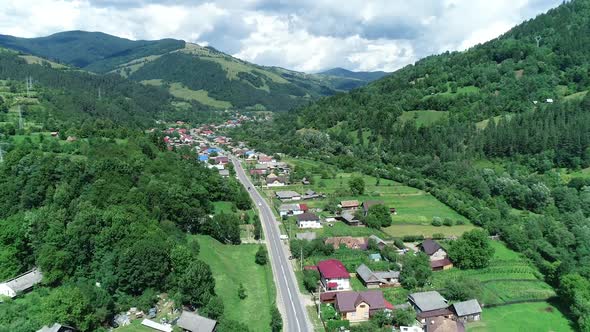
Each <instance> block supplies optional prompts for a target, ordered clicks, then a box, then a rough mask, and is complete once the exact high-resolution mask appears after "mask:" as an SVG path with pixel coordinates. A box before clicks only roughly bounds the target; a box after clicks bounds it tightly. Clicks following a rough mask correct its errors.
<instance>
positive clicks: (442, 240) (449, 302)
mask: <svg viewBox="0 0 590 332" xmlns="http://www.w3.org/2000/svg"><path fill="white" fill-rule="evenodd" d="M249 120H250V119H249V118H248V117H247V116H243V115H240V116H237V117H236V118H235V119H231V120H227V121H225V122H223V123H221V124H205V125H201V126H197V127H192V126H190V125H188V124H186V123H184V122H182V121H177V122H176V123H175V124H173V125H171V126H169V127H168V128H166V129H164V130H163V131H162V132H161V134H162V140H163V142H164V143H165V144H166V147H167V149H168V150H171V151H183V154H186V151H189V152H188V153H189V157H190V158H194V159H195V160H196V161H197V162H199V163H202V164H203V165H204V166H205V167H207V168H209V169H211V170H214V171H216V172H217V173H218V174H219V176H220V177H222V178H230V177H233V176H235V177H236V178H237V174H236V171H235V169H234V165H233V164H232V159H233V158H237V160H239V162H240V164H242V165H243V167H244V170H245V171H246V173H247V175H248V177H249V178H250V180H251V182H252V184H253V185H254V186H255V187H256V189H258V190H259V192H260V193H261V195H262V196H263V197H264V199H265V200H266V201H267V202H268V204H269V206H270V207H271V209H272V214H273V215H274V219H275V222H276V224H277V226H278V229H279V230H280V239H281V241H282V246H283V247H284V249H285V250H287V251H288V252H290V255H289V262H290V265H291V268H292V269H293V271H295V276H296V278H297V282H298V283H299V288H300V292H301V294H300V297H301V298H302V301H303V302H304V303H306V307H307V310H308V314H309V316H310V318H311V319H312V322H313V324H314V329H316V330H320V331H347V330H348V328H349V327H350V326H354V325H357V324H362V323H363V322H368V321H376V320H382V319H383V320H387V321H391V320H392V319H393V320H394V321H396V322H398V323H397V324H395V325H393V326H391V329H392V331H403V332H420V331H423V332H434V331H449V332H451V331H459V332H460V331H465V330H467V329H470V327H478V326H481V324H482V323H481V322H482V320H485V317H486V314H485V312H484V308H486V305H491V306H497V305H504V304H507V303H510V301H511V300H512V297H511V295H509V294H508V293H510V286H506V288H505V289H504V288H501V289H500V290H499V291H497V292H496V293H495V294H492V293H494V292H495V291H496V290H497V286H496V283H497V282H499V281H500V279H501V280H504V279H502V278H500V277H505V276H508V277H511V278H513V279H511V280H510V281H505V282H503V284H506V285H511V284H519V283H522V284H524V283H528V282H532V281H533V279H536V278H537V277H536V274H535V271H534V269H533V268H531V267H530V264H529V263H526V262H524V261H523V260H522V259H521V258H518V257H517V255H516V254H514V253H512V252H510V254H507V253H506V251H507V250H508V249H506V248H505V247H504V245H503V244H501V242H499V241H498V240H499V239H498V237H497V236H490V237H489V238H486V242H489V245H490V246H491V247H492V248H494V249H495V250H496V253H497V254H494V257H493V258H492V265H494V264H495V263H494V262H495V261H497V262H502V264H504V265H506V261H505V259H506V257H507V255H508V257H510V259H511V262H512V263H510V264H514V265H513V266H514V267H518V269H522V271H518V272H515V273H513V274H510V273H512V272H507V270H508V269H507V268H506V267H505V266H502V267H500V266H498V267H494V269H493V270H492V271H490V270H489V269H484V270H481V272H477V270H468V272H469V275H470V276H473V275H475V277H476V278H481V279H482V280H486V282H485V284H482V285H481V286H479V287H482V288H483V290H482V291H481V292H482V293H483V295H482V296H483V297H484V298H485V300H486V303H483V302H482V301H481V298H482V297H481V296H480V297H479V299H476V298H475V297H470V296H469V295H471V293H469V291H465V293H466V294H467V295H465V294H464V295H462V296H459V297H457V296H453V298H448V296H447V294H448V293H445V292H444V291H443V290H445V288H447V287H449V284H451V283H453V282H455V283H460V282H462V281H463V280H464V279H463V278H464V275H465V273H464V272H463V271H464V270H462V269H460V268H457V267H456V262H455V261H454V260H453V259H452V258H451V255H450V254H449V248H450V245H451V243H452V242H454V241H455V240H457V239H459V238H460V237H461V234H462V233H463V232H467V231H471V230H473V229H475V228H474V227H473V225H470V224H468V223H467V224H466V222H465V221H464V220H463V219H461V218H459V217H457V216H456V214H451V213H450V212H448V211H447V210H448V208H447V207H446V206H444V205H443V204H440V203H439V202H438V201H436V204H438V205H435V204H431V203H430V202H431V201H428V200H426V201H425V200H421V201H419V202H418V204H416V206H414V207H413V209H414V210H411V209H409V208H408V207H407V206H406V205H407V204H408V203H407V201H410V200H412V199H415V197H417V191H415V189H413V188H410V187H405V186H401V185H399V184H396V183H395V182H393V181H391V180H387V179H380V178H375V177H371V176H367V175H363V174H353V173H346V172H341V171H339V170H335V169H333V168H331V167H330V166H328V165H326V164H317V163H315V162H313V161H309V160H301V159H294V158H291V157H287V156H284V155H281V154H274V155H268V154H265V153H262V152H259V151H256V150H255V149H252V148H250V147H248V146H247V144H246V143H245V142H239V141H234V140H233V139H232V138H231V137H229V135H228V134H227V131H228V129H232V128H235V127H238V126H240V125H241V124H243V123H244V122H246V121H249ZM152 131H154V130H152ZM185 157H186V156H185ZM251 189H252V190H254V189H255V188H250V187H248V190H251ZM420 195H422V194H420ZM419 197H421V198H424V199H431V198H428V196H424V197H422V196H419ZM424 202H427V203H424ZM427 205H428V207H427ZM432 205H434V206H435V207H436V209H434V210H435V212H433V213H442V214H440V216H441V217H439V216H437V215H434V214H429V213H431V212H430V211H429V210H428V208H431V206H432ZM416 209H418V210H421V211H420V213H417V212H415V210H416ZM445 209H447V210H445ZM413 213H414V214H415V215H419V216H423V215H424V216H426V218H431V220H432V222H431V221H430V220H427V221H421V222H420V224H419V225H414V224H412V223H408V222H406V220H408V219H416V216H415V215H414V214H413ZM444 213H446V214H444ZM453 213H454V212H453ZM431 215H432V216H431ZM450 216H454V217H450ZM421 218H422V217H421ZM453 219H454V220H453ZM407 227H412V228H411V229H412V231H410V233H409V234H408V233H404V229H406V228H407ZM247 234H248V235H245V238H243V239H242V241H243V243H256V241H254V240H253V239H251V238H250V235H249V234H250V232H247ZM259 241H260V239H259V240H258V242H259ZM510 269H514V268H510ZM498 271H501V272H498ZM498 273H500V274H499V275H496V274H498ZM404 274H405V275H404ZM491 274H493V275H494V278H500V279H498V281H496V279H493V278H490V275H491ZM520 278H522V280H518V279H520ZM488 279H489V280H488ZM41 280H42V273H41V271H39V270H37V269H33V270H31V271H30V272H28V273H26V274H23V275H21V276H19V277H17V278H14V279H11V280H7V281H5V282H3V283H0V295H4V296H7V297H9V298H15V297H17V296H18V295H19V294H22V293H25V292H27V291H28V290H30V289H32V288H33V287H34V286H35V285H36V284H38V283H39V282H41ZM408 280H412V281H411V282H409V281H408ZM535 285H539V287H540V288H541V289H539V288H534V287H533V288H532V289H531V290H526V291H525V290H519V293H517V295H518V296H520V297H524V298H529V297H534V296H539V299H544V298H548V297H550V296H552V294H554V293H551V291H550V290H548V289H546V288H545V287H544V286H541V285H540V284H535ZM277 287H279V285H278V284H277ZM459 287H462V285H459ZM535 287H537V286H535ZM473 294H478V293H477V292H474V293H473ZM531 294H532V295H531ZM512 296H513V295H512ZM517 299H520V298H517ZM534 299H535V298H533V300H534ZM383 317H385V318H383ZM135 322H138V323H135ZM138 324H139V325H140V326H141V327H142V328H147V329H148V330H154V331H162V332H172V331H190V332H197V331H198V332H213V331H215V330H216V326H217V322H216V321H215V320H211V319H208V318H205V317H203V316H200V315H199V314H198V313H197V312H193V311H190V310H182V309H179V308H175V307H174V303H173V301H171V300H170V299H168V298H166V297H165V296H163V297H162V298H161V299H160V301H159V302H158V304H157V305H156V306H155V307H153V308H150V309H149V310H148V311H145V312H144V311H141V310H139V309H138V308H129V310H127V311H126V312H122V313H121V314H119V315H117V316H116V317H115V318H114V321H113V326H115V327H118V326H120V327H121V328H124V327H134V326H139V325H138ZM117 330H118V329H115V331H117ZM39 331H42V332H56V331H58V332H60V331H61V332H63V331H75V330H74V329H71V328H68V327H67V326H62V325H60V324H54V325H53V326H46V327H44V328H43V329H41V330H39ZM121 331H127V330H121ZM129 331H134V330H129ZM139 331H143V330H139Z"/></svg>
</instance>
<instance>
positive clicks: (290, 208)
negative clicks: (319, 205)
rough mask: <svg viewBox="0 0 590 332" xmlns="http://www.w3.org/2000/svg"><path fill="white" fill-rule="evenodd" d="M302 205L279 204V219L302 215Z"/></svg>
mask: <svg viewBox="0 0 590 332" xmlns="http://www.w3.org/2000/svg"><path fill="white" fill-rule="evenodd" d="M301 205H303V204H281V206H280V207H279V215H280V216H281V217H288V216H296V215H298V214H302V213H303V212H304V211H303V209H302V208H301Z"/></svg>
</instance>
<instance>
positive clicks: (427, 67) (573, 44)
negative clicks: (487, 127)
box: [301, 0, 590, 128]
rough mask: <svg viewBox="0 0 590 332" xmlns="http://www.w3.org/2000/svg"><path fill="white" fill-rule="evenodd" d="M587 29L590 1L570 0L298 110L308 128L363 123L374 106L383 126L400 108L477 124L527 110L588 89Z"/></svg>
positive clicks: (589, 53)
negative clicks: (481, 40) (465, 46)
mask: <svg viewBox="0 0 590 332" xmlns="http://www.w3.org/2000/svg"><path fill="white" fill-rule="evenodd" d="M589 32H590V2H589V1H587V0H576V1H571V2H568V3H565V4H563V5H562V6H560V7H558V8H556V9H553V10H551V11H549V12H548V13H547V14H544V15H540V16H538V17H537V18H535V19H533V20H530V21H528V22H525V23H523V24H521V25H519V26H517V27H515V28H513V29H512V30H510V31H509V32H508V33H506V34H505V35H503V36H501V37H500V38H498V39H495V40H492V41H490V42H487V43H485V44H483V45H479V46H476V47H473V48H471V49H470V50H468V51H465V52H452V53H444V54H441V55H436V56H430V57H427V58H425V59H422V60H420V61H418V62H417V63H416V64H415V65H410V66H407V67H405V68H403V69H401V70H399V71H397V72H395V73H394V74H392V75H389V76H386V77H385V78H383V79H381V80H378V81H376V82H374V83H373V84H370V85H369V86H367V87H365V88H362V89H359V90H356V91H354V92H353V93H351V94H345V95H340V96H337V97H334V98H328V99H325V100H323V101H322V102H320V103H317V104H315V105H314V106H312V107H310V108H308V109H306V110H304V111H302V112H301V113H302V114H303V115H308V116H306V120H308V121H309V122H307V123H308V124H309V125H311V126H315V127H320V128H327V127H332V126H334V125H335V124H336V123H337V122H339V121H343V120H349V122H351V123H352V122H354V123H355V124H360V125H361V126H367V125H368V122H369V121H371V120H372V119H374V118H375V115H374V113H375V112H377V110H380V111H384V110H385V113H384V114H380V115H383V116H384V117H380V116H378V117H379V118H380V119H384V118H385V119H386V120H384V121H379V123H381V124H382V126H383V127H385V126H389V124H391V121H393V120H395V119H397V118H398V117H399V116H400V114H401V112H414V111H438V112H444V113H440V114H437V116H438V117H447V116H448V115H451V116H454V117H455V118H458V119H469V120H474V121H481V120H484V119H487V118H490V117H492V116H496V115H499V114H503V113H506V112H511V113H519V112H524V111H527V110H531V109H533V107H534V104H533V103H534V102H535V101H539V102H541V101H546V100H547V99H553V100H561V99H564V98H568V97H570V98H576V97H581V96H583V95H584V94H585V93H586V92H587V91H588V89H589V88H590V79H589V74H588V69H589V63H590V61H589V60H590V51H589V48H590V33H589ZM537 40H538V41H539V46H538V47H537ZM419 115H420V114H419ZM387 119H390V121H387ZM353 120H354V121H353Z"/></svg>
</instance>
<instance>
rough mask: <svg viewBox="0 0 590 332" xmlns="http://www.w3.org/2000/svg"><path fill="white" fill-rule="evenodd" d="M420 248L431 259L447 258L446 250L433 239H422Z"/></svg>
mask: <svg viewBox="0 0 590 332" xmlns="http://www.w3.org/2000/svg"><path fill="white" fill-rule="evenodd" d="M420 250H421V251H423V252H424V253H425V254H426V255H428V256H429V257H430V260H431V261H436V260H439V259H445V258H447V252H446V251H445V250H444V249H443V247H441V246H440V244H438V242H436V241H434V240H433V239H426V240H424V241H423V242H422V243H421V244H420Z"/></svg>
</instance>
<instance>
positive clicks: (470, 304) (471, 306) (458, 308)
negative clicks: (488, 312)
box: [453, 300, 481, 317]
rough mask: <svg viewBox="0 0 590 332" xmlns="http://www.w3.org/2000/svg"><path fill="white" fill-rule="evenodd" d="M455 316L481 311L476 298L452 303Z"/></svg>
mask: <svg viewBox="0 0 590 332" xmlns="http://www.w3.org/2000/svg"><path fill="white" fill-rule="evenodd" d="M453 307H454V308H455V312H456V313H457V316H459V317H461V316H469V315H473V314H479V313H481V306H480V305H479V302H477V300H468V301H463V302H457V303H455V304H453Z"/></svg>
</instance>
